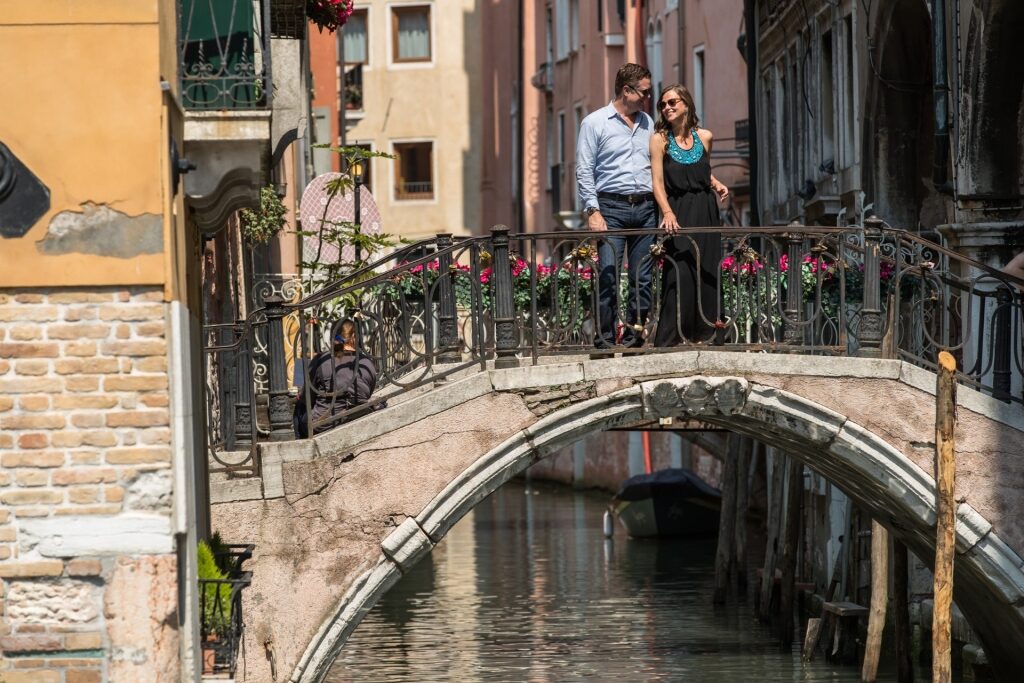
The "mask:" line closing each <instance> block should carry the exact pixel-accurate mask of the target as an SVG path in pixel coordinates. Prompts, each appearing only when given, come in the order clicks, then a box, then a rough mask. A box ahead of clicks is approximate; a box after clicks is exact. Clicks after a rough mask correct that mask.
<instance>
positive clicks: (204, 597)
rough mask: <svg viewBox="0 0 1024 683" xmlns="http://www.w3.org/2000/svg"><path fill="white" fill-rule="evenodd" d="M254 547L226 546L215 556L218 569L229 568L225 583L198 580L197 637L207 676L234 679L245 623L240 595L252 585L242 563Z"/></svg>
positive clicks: (214, 580) (250, 577)
mask: <svg viewBox="0 0 1024 683" xmlns="http://www.w3.org/2000/svg"><path fill="white" fill-rule="evenodd" d="M254 548H255V546H253V545H251V544H250V545H227V546H224V550H223V551H221V552H217V553H215V557H216V558H217V564H218V566H226V567H228V572H227V573H228V576H227V578H224V579H199V614H200V615H201V618H200V625H199V633H200V639H201V643H202V654H203V669H204V673H207V674H227V675H228V677H233V676H234V675H235V668H236V665H237V662H238V653H239V651H240V650H241V649H242V648H244V642H245V641H244V635H245V619H244V616H243V613H242V591H243V590H244V589H245V588H247V587H248V586H249V585H250V584H251V583H252V572H248V571H243V570H242V563H243V562H245V561H246V560H248V559H250V558H251V557H252V553H253V550H254Z"/></svg>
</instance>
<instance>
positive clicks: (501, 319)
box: [491, 225, 519, 368]
mask: <svg viewBox="0 0 1024 683" xmlns="http://www.w3.org/2000/svg"><path fill="white" fill-rule="evenodd" d="M491 240H492V244H493V246H494V260H493V261H492V263H491V269H492V270H491V272H492V274H493V276H494V353H495V358H494V367H496V368H514V367H516V366H518V365H519V361H518V360H517V359H516V349H517V348H518V346H519V343H518V339H517V335H516V319H515V315H516V309H515V299H514V298H513V292H512V262H511V261H510V260H509V248H508V228H506V227H505V226H504V225H496V226H494V227H493V228H492V229H491Z"/></svg>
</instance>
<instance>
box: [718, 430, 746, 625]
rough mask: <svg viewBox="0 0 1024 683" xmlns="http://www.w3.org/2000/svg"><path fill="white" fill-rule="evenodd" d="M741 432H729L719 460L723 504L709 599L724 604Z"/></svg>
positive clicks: (727, 583) (727, 587)
mask: <svg viewBox="0 0 1024 683" xmlns="http://www.w3.org/2000/svg"><path fill="white" fill-rule="evenodd" d="M739 450H740V435H739V434H736V433H732V434H729V445H728V448H727V449H726V453H725V462H724V463H722V506H721V515H720V517H719V523H718V550H717V551H715V592H714V595H713V597H712V602H713V603H714V604H716V605H722V604H725V599H726V597H728V594H729V578H730V576H731V575H732V568H733V557H734V554H733V540H734V539H735V537H736V474H737V472H736V469H737V468H736V465H737V461H738V460H739Z"/></svg>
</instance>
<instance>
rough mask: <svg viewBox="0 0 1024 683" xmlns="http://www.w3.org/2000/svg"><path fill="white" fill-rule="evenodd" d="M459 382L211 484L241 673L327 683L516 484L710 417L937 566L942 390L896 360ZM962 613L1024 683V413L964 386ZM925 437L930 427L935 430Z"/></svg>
mask: <svg viewBox="0 0 1024 683" xmlns="http://www.w3.org/2000/svg"><path fill="white" fill-rule="evenodd" d="M542 360H543V361H547V362H541V363H540V364H537V365H533V366H530V367H521V368H511V369H500V370H495V369H488V370H486V371H483V372H472V373H470V374H466V375H463V376H458V375H456V376H453V377H450V378H448V380H447V381H445V382H443V383H439V384H435V385H433V386H430V385H428V386H425V387H421V388H420V389H418V390H416V391H413V392H410V393H408V394H406V395H405V396H403V397H402V399H401V402H398V401H394V402H393V403H392V405H391V406H390V407H388V408H386V409H385V410H382V411H379V412H376V413H373V414H372V416H371V417H369V418H365V419H359V420H355V421H353V422H350V423H348V424H345V425H342V426H341V427H337V428H335V429H333V430H330V431H328V432H325V433H323V434H321V435H319V436H317V437H316V438H315V439H311V440H306V441H295V442H279V443H273V442H271V443H264V444H260V446H259V449H258V457H259V458H260V472H261V474H260V476H259V477H254V478H248V479H215V480H214V481H213V482H212V484H211V487H212V488H211V496H212V500H213V505H212V515H213V526H214V528H215V529H216V530H219V531H220V532H221V533H222V534H223V535H224V536H225V538H226V540H228V541H245V542H254V543H255V544H256V553H255V555H254V557H253V559H252V561H251V564H250V565H248V567H249V568H251V569H252V570H253V584H252V586H251V587H250V588H249V589H247V590H246V591H245V598H244V613H245V619H246V624H247V632H246V634H247V636H246V637H247V643H246V645H247V647H246V649H245V659H246V661H245V662H244V664H243V666H244V670H246V671H247V672H248V675H249V676H250V677H252V679H253V680H267V681H271V680H273V681H291V682H296V683H298V682H299V681H302V682H314V681H320V680H322V679H323V677H324V676H325V675H326V673H327V670H328V668H329V666H330V664H331V662H332V661H333V659H334V657H335V656H336V654H337V653H338V651H339V650H340V648H341V647H342V646H343V645H344V643H345V640H346V638H347V637H348V636H349V634H350V633H351V632H352V630H353V629H354V628H355V627H356V625H357V624H358V623H359V621H360V619H361V618H362V616H363V615H364V614H365V613H366V612H367V611H368V610H369V609H370V607H371V606H372V605H373V604H374V602H375V601H376V599H377V598H378V597H379V596H380V595H381V594H383V593H384V592H385V591H386V590H387V589H388V588H389V587H390V586H391V585H393V584H394V582H395V581H397V580H398V578H399V577H400V576H401V575H402V573H403V572H405V571H407V570H408V569H409V568H410V567H411V566H413V565H414V564H415V563H416V562H417V561H419V560H420V559H421V558H422V557H424V556H425V555H426V554H427V553H429V552H430V551H431V549H432V548H433V546H434V545H435V544H437V543H438V542H439V541H440V540H441V539H442V538H443V537H444V535H445V534H446V533H447V531H448V530H449V529H450V528H451V527H452V525H454V524H455V522H456V521H458V520H459V519H460V518H461V517H462V516H463V515H464V514H465V513H466V512H467V511H469V510H470V509H472V508H473V506H474V505H476V504H477V503H478V502H479V501H480V500H482V499H483V498H484V497H486V496H487V495H488V494H489V493H491V492H492V491H494V490H495V489H496V488H497V487H498V486H500V485H501V484H502V483H504V482H505V481H507V480H508V479H509V478H510V477H512V476H514V475H515V474H517V473H518V472H521V471H522V470H524V469H525V468H527V467H528V466H529V465H531V464H532V463H534V462H536V461H537V460H539V459H541V458H544V457H545V456H547V455H549V454H551V453H553V452H555V451H556V450H558V449H560V448H562V447H564V446H566V445H568V444H570V443H572V442H574V441H576V440H578V439H580V438H581V437H583V436H585V435H586V434H588V433H590V432H593V431H596V430H602V429H607V428H610V427H622V426H628V425H630V424H636V423H641V422H646V421H650V420H652V419H655V418H662V417H682V418H687V417H699V419H701V420H704V421H706V422H709V423H713V424H715V425H718V426H721V427H724V428H726V429H729V430H733V431H736V432H740V433H745V434H749V435H752V436H754V437H756V438H758V439H759V440H761V441H764V442H766V443H769V444H772V445H775V446H778V447H780V448H782V449H784V450H785V451H787V452H788V453H790V454H791V455H793V456H794V457H796V458H797V459H799V460H800V461H802V462H803V463H805V464H806V465H808V466H809V467H811V468H813V469H815V470H817V471H818V472H820V473H821V474H823V475H824V476H826V477H827V478H828V479H830V480H831V481H832V482H833V483H834V484H836V485H837V486H839V487H840V488H841V489H843V490H844V492H845V493H846V494H847V495H849V496H850V497H851V498H853V499H854V501H855V502H856V503H857V504H858V505H860V506H862V507H863V508H864V509H866V510H868V511H870V512H871V513H872V514H873V515H874V516H875V517H876V518H877V519H879V520H880V521H881V522H882V523H883V524H885V525H886V526H887V527H888V528H889V529H890V531H891V532H892V533H894V534H895V535H896V537H898V538H900V539H901V540H903V541H904V542H906V543H907V544H908V545H909V546H910V547H911V548H912V549H913V550H914V551H915V552H916V553H917V554H918V555H919V556H920V557H921V558H925V559H926V558H928V557H930V556H931V555H933V545H932V544H933V539H934V523H935V484H934V480H933V476H932V467H933V466H932V461H933V453H934V425H933V420H932V417H931V416H932V415H934V410H935V408H934V404H935V398H934V387H935V375H934V374H933V373H931V372H929V371H927V370H923V369H921V368H918V367H916V366H913V365H911V364H909V363H905V362H902V361H898V360H879V359H867V358H827V357H820V356H795V355H780V354H753V353H735V352H732V353H730V352H722V351H714V350H697V351H685V352H676V353H666V354H655V355H645V356H632V357H623V358H607V359H602V360H590V359H588V358H587V357H566V356H562V357H559V358H546V359H542ZM958 402H959V406H958V420H959V421H958V427H957V434H956V437H957V444H958V446H957V497H958V500H959V501H960V502H959V507H958V511H957V548H958V556H957V564H956V600H957V603H958V604H959V606H960V607H961V609H962V610H963V611H964V613H965V614H966V615H967V617H968V619H969V621H970V623H971V625H972V627H973V628H974V629H975V630H976V632H977V633H978V634H979V636H980V637H981V638H982V640H983V642H984V643H985V648H986V652H987V654H988V656H989V659H990V661H991V662H992V663H993V665H994V667H995V669H996V670H997V673H999V674H1000V675H1001V676H1002V677H1003V679H1007V677H1012V675H1013V673H1014V672H1015V671H1019V670H1020V669H1021V668H1022V667H1024V647H1021V644H1022V643H1024V569H1022V555H1024V528H1022V527H1021V525H1020V524H1019V519H1021V516H1022V513H1024V487H1022V486H1021V484H1022V483H1024V478H1022V477H1024V457H1022V456H1024V413H1022V411H1021V410H1020V408H1019V407H1016V406H1011V405H1009V404H1007V403H1004V402H1001V401H998V400H995V399H993V398H991V397H989V396H985V395H982V394H981V393H978V392H976V391H974V390H971V389H968V388H965V387H960V389H959V396H958ZM923 418H924V419H923Z"/></svg>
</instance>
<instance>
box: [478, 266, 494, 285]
mask: <svg viewBox="0 0 1024 683" xmlns="http://www.w3.org/2000/svg"><path fill="white" fill-rule="evenodd" d="M491 272H493V271H492V270H491V268H484V269H483V270H482V271H480V283H481V284H484V285H486V284H487V283H488V282H490V281H491Z"/></svg>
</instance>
